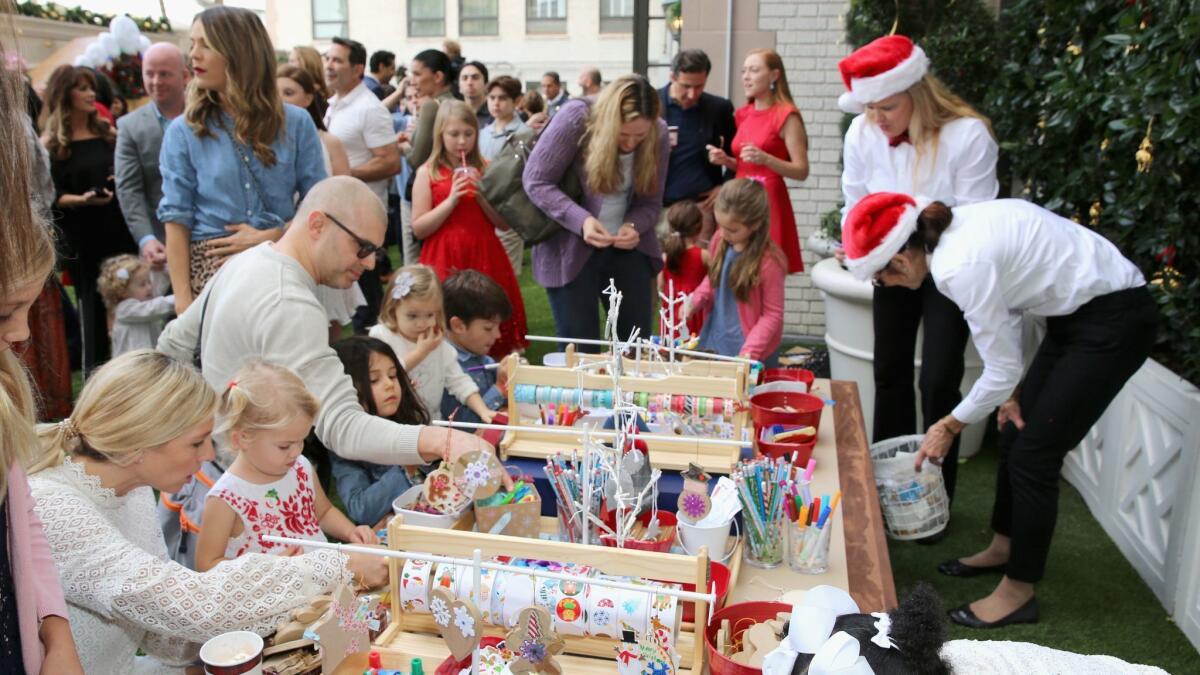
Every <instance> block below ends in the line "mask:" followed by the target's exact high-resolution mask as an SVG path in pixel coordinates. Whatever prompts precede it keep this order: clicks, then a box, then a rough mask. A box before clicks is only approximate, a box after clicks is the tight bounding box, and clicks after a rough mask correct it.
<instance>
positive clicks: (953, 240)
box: [842, 193, 1158, 628]
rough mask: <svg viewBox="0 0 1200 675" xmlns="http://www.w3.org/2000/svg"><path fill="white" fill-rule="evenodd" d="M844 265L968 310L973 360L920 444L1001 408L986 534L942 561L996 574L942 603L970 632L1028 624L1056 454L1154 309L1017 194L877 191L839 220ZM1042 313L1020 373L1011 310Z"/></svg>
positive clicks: (1115, 385)
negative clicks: (950, 406)
mask: <svg viewBox="0 0 1200 675" xmlns="http://www.w3.org/2000/svg"><path fill="white" fill-rule="evenodd" d="M842 240H843V242H844V244H845V246H846V263H847V265H848V266H849V268H850V271H851V272H853V273H854V274H855V276H857V277H859V278H860V279H874V280H875V281H876V282H877V283H881V284H884V285H886V286H901V287H904V288H919V287H920V286H921V285H922V284H923V283H925V280H926V277H928V276H932V277H933V282H934V284H936V285H937V288H938V290H940V291H941V292H942V293H943V294H945V296H946V297H947V298H949V299H950V301H952V302H953V303H954V304H955V305H957V306H958V307H959V308H960V309H961V310H962V311H963V313H964V315H965V317H966V320H967V324H968V325H969V326H970V329H971V337H972V339H973V340H974V341H975V346H976V347H977V348H978V349H979V354H980V356H981V357H983V375H982V376H981V377H980V378H979V380H978V381H977V382H976V383H975V385H974V386H973V387H972V388H971V391H970V392H969V393H968V394H967V396H966V398H964V399H963V401H962V402H961V403H959V404H958V405H957V406H956V407H955V408H954V410H953V411H952V412H951V413H950V414H949V415H947V416H945V417H943V418H942V419H941V420H940V421H938V422H937V423H936V424H934V425H933V426H932V427H930V428H929V431H927V432H926V434H925V442H924V443H923V445H922V446H921V450H920V452H918V453H917V468H918V470H919V469H920V467H921V464H922V463H923V461H924V460H925V458H930V459H931V460H933V461H938V460H940V459H944V458H945V457H946V455H947V452H948V451H949V448H950V445H951V443H952V442H953V440H954V437H955V436H957V435H958V433H960V432H961V431H962V429H963V427H965V426H966V425H967V424H971V423H973V422H978V421H980V420H982V419H984V418H986V417H987V416H988V415H989V414H990V413H991V412H992V410H993V409H995V408H996V407H997V406H999V409H1000V410H999V413H998V414H997V423H998V424H999V426H1000V431H1001V433H1000V443H999V447H1000V463H999V465H998V467H997V478H996V499H995V502H994V505H993V507H992V523H991V526H992V530H993V531H994V535H993V537H992V541H991V543H990V544H989V545H988V546H987V548H985V549H984V550H983V551H981V552H979V553H976V554H974V555H971V556H967V557H964V558H960V559H953V560H949V561H947V562H945V563H942V564H941V565H940V566H939V567H938V570H939V571H941V572H942V573H944V574H948V575H950V576H976V575H979V574H986V573H1002V574H1003V575H1004V577H1003V579H1002V580H1001V582H1000V584H999V586H997V587H996V590H995V591H993V592H992V594H991V595H989V596H987V597H985V598H982V599H980V600H977V601H975V602H972V603H969V604H964V605H962V606H961V607H959V608H957V609H955V610H953V611H951V612H950V618H951V620H952V621H954V622H956V623H959V624H962V625H965V626H970V627H975V628H990V627H995V626H1001V625H1006V624H1011V623H1032V622H1036V621H1037V619H1038V605H1037V599H1036V598H1035V597H1034V584H1035V583H1036V582H1038V581H1040V580H1041V578H1042V574H1043V572H1044V569H1045V565H1046V555H1047V553H1048V551H1049V549H1050V539H1051V536H1052V535H1053V533H1054V523H1055V519H1056V517H1057V510H1058V480H1059V472H1060V470H1061V469H1062V462H1063V458H1064V457H1065V456H1066V454H1067V452H1069V451H1070V450H1071V449H1072V448H1074V447H1075V446H1076V445H1078V444H1079V442H1080V441H1081V440H1083V436H1084V434H1086V433H1087V431H1088V429H1090V428H1091V427H1092V425H1094V424H1095V423H1096V420H1098V419H1099V418H1100V415H1101V414H1102V413H1103V412H1104V410H1105V408H1107V407H1108V405H1109V403H1111V402H1112V400H1113V398H1114V397H1116V395H1117V392H1119V391H1120V390H1121V387H1123V386H1124V385H1125V382H1126V381H1128V380H1129V378H1130V377H1132V376H1133V374H1134V373H1135V372H1136V371H1137V369H1138V368H1140V367H1141V365H1142V362H1144V361H1145V360H1146V357H1147V356H1148V355H1149V353H1150V348H1151V346H1153V344H1154V337H1155V333H1156V330H1157V325H1158V309H1157V306H1156V304H1155V302H1154V299H1153V298H1152V297H1151V296H1150V293H1149V292H1148V291H1147V290H1146V282H1145V279H1144V278H1143V277H1142V274H1141V272H1140V271H1138V269H1137V267H1135V266H1134V265H1133V263H1131V262H1129V261H1128V260H1126V259H1125V258H1124V257H1123V256H1122V255H1121V253H1120V251H1118V250H1117V248H1116V247H1115V246H1113V244H1112V243H1111V242H1109V241H1108V240H1107V239H1105V238H1104V237H1102V236H1100V235H1099V234H1097V233H1095V232H1093V231H1091V230H1089V229H1087V228H1086V227H1083V226H1081V225H1078V224H1076V223H1073V222H1071V221H1070V220H1067V219H1065V218H1062V217H1059V216H1057V215H1055V214H1053V213H1051V212H1049V211H1047V210H1045V209H1043V208H1041V207H1040V206H1036V205H1034V204H1030V203H1029V202H1026V201H1022V200H1019V199H1001V200H996V201H990V202H981V203H978V204H970V205H967V206H958V207H955V208H953V209H950V208H948V207H947V206H946V205H945V204H942V203H939V202H933V203H930V202H929V201H928V200H924V199H920V200H914V199H913V198H911V197H909V196H908V195H902V194H895V193H876V194H872V195H869V196H867V197H866V198H864V199H863V200H861V201H860V202H859V203H858V204H857V205H856V206H855V207H854V210H852V211H851V212H850V214H849V216H847V218H846V226H845V230H844V231H843V239H842ZM1025 313H1029V314H1032V315H1034V316H1041V317H1046V329H1047V332H1046V337H1045V338H1044V339H1043V340H1042V344H1041V346H1040V347H1039V348H1038V351H1037V353H1036V354H1035V355H1034V357H1033V362H1032V363H1031V364H1030V366H1029V369H1028V370H1027V371H1025V373H1024V375H1023V376H1022V370H1023V369H1024V364H1025V360H1024V356H1023V354H1022V352H1021V318H1022V316H1023V315H1024V314H1025Z"/></svg>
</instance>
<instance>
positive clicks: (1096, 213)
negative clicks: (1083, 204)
mask: <svg viewBox="0 0 1200 675" xmlns="http://www.w3.org/2000/svg"><path fill="white" fill-rule="evenodd" d="M1101 211H1103V209H1102V208H1101V207H1100V202H1099V201H1094V202H1092V208H1090V209H1088V218H1089V220H1088V222H1089V223H1090V224H1091V226H1092V227H1096V226H1097V225H1099V224H1100V212H1101Z"/></svg>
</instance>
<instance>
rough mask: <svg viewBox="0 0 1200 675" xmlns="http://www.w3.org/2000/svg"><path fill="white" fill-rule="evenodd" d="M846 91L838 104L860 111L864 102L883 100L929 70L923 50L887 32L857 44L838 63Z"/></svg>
mask: <svg viewBox="0 0 1200 675" xmlns="http://www.w3.org/2000/svg"><path fill="white" fill-rule="evenodd" d="M838 70H840V71H842V81H843V82H845V83H846V93H844V94H842V95H841V96H840V97H838V107H839V108H841V109H842V110H844V111H846V112H848V113H855V114H857V113H861V112H862V111H863V107H864V106H866V105H867V104H868V103H874V102H875V101H880V100H883V99H885V98H887V97H889V96H892V95H894V94H899V93H900V92H902V91H904V90H906V89H908V88H909V87H911V86H913V85H914V84H916V83H917V82H919V81H920V80H921V78H922V77H924V76H925V73H927V72H928V71H929V57H927V56H925V52H924V50H922V49H921V48H920V47H918V46H916V45H915V44H913V41H912V40H910V39H908V38H906V37H904V36H903V35H888V36H886V37H881V38H879V39H878V40H875V41H874V42H871V43H870V44H867V45H865V46H863V47H860V48H858V49H856V50H855V51H854V53H853V54H851V55H850V56H847V57H846V58H844V59H842V60H841V61H840V62H838Z"/></svg>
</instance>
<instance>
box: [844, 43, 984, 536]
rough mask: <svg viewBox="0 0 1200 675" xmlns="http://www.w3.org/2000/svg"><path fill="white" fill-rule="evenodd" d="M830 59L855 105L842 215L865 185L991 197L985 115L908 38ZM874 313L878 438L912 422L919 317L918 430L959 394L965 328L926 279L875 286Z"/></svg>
mask: <svg viewBox="0 0 1200 675" xmlns="http://www.w3.org/2000/svg"><path fill="white" fill-rule="evenodd" d="M838 68H839V69H840V70H841V73H842V79H843V80H844V81H845V83H846V88H847V92H846V93H845V94H843V95H842V97H841V98H840V99H838V105H839V106H841V107H842V109H843V110H845V111H846V112H850V113H862V114H859V115H858V117H855V118H854V121H853V122H851V124H850V128H849V130H847V132H846V139H845V145H844V151H843V167H844V168H843V171H842V194H843V196H844V197H845V203H846V205H845V207H844V208H843V209H842V219H843V220H845V217H846V214H848V213H850V210H851V209H853V208H854V205H855V204H857V203H858V202H859V201H860V200H861V199H862V198H863V197H866V196H867V195H868V194H869V193H871V192H902V193H904V194H907V195H912V196H916V195H923V196H925V197H928V198H929V199H934V200H937V201H940V202H942V203H943V204H946V205H948V206H961V205H963V204H970V203H973V202H979V201H984V200H987V199H995V198H996V193H997V191H998V190H999V183H998V182H997V180H996V156H997V146H996V141H995V139H994V138H992V131H991V125H990V123H989V122H988V119H987V118H986V117H984V116H983V115H980V114H979V113H978V112H976V111H975V110H974V109H973V108H972V107H971V106H970V105H969V104H967V103H966V102H965V101H963V100H962V99H960V98H959V97H957V96H955V95H954V94H952V93H951V92H949V91H948V90H947V89H946V88H945V87H944V86H943V85H942V84H941V82H939V81H938V79H937V78H936V77H934V76H933V75H932V74H930V73H929V72H928V71H929V59H928V58H926V56H925V52H924V51H922V50H921V48H920V47H918V46H917V45H914V44H913V43H912V40H909V39H908V38H906V37H904V36H902V35H891V36H888V37H883V38H879V39H878V40H875V41H874V42H871V43H870V44H868V45H866V46H864V47H862V48H860V49H858V50H857V51H855V52H854V53H853V54H851V55H850V56H847V57H846V58H844V59H842V61H841V63H839V64H838ZM841 255H842V254H841V253H840V252H839V254H838V257H839V258H840V257H841ZM873 312H874V316H875V347H874V356H875V358H874V366H875V423H874V429H873V434H872V435H873V438H874V440H875V441H882V440H885V439H888V438H895V437H896V436H905V435H908V434H912V433H915V432H916V431H917V426H916V424H917V410H916V408H917V399H916V395H915V392H914V391H913V352H914V351H915V350H916V342H917V329H918V328H919V327H920V325H921V323H922V321H923V322H924V324H925V333H924V341H923V343H922V349H921V379H920V390H921V411H922V413H923V417H924V423H923V424H921V426H920V429H921V430H924V429H927V428H928V427H929V426H930V425H932V424H933V423H934V422H936V421H937V420H939V419H941V418H942V417H943V416H945V415H946V414H947V413H949V412H950V410H951V409H952V408H954V406H955V405H957V404H958V402H959V401H960V400H962V392H961V390H960V386H961V384H962V378H963V351H964V350H965V349H966V344H967V334H968V333H967V324H966V322H965V321H963V315H962V312H961V311H959V309H958V308H957V307H955V306H954V303H953V302H950V300H948V299H947V298H946V297H945V296H943V295H942V294H941V293H939V292H938V289H937V288H936V287H935V286H934V284H933V281H932V280H930V279H926V280H925V282H924V283H922V284H921V285H920V287H918V288H916V289H913V290H910V289H907V288H900V287H891V288H888V287H880V288H876V289H875V301H874V309H873ZM958 445H959V443H958V440H957V439H956V440H955V441H954V443H953V445H952V446H951V449H950V454H949V456H948V457H947V459H946V463H945V465H944V466H943V468H942V475H943V477H944V478H945V481H946V493H947V495H949V497H950V499H952V500H953V499H954V487H955V483H956V478H957V473H958V471H957V467H958ZM943 532H945V530H943ZM940 538H941V535H937V536H935V537H931V538H929V539H926V540H922V541H923V542H926V543H932V542H933V541H936V540H937V539H940Z"/></svg>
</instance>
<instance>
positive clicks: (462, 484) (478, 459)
mask: <svg viewBox="0 0 1200 675" xmlns="http://www.w3.org/2000/svg"><path fill="white" fill-rule="evenodd" d="M453 471H454V484H455V485H457V486H458V489H459V490H461V491H462V493H463V494H465V495H467V496H468V497H469V498H471V499H486V498H488V497H491V496H492V495H494V494H496V491H497V490H499V489H500V486H501V484H502V481H503V479H504V467H503V466H501V465H500V460H498V459H496V455H495V454H493V453H491V452H486V451H483V450H478V451H475V452H468V453H466V454H464V455H462V456H460V457H459V458H458V461H457V462H455V463H454V469H453Z"/></svg>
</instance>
